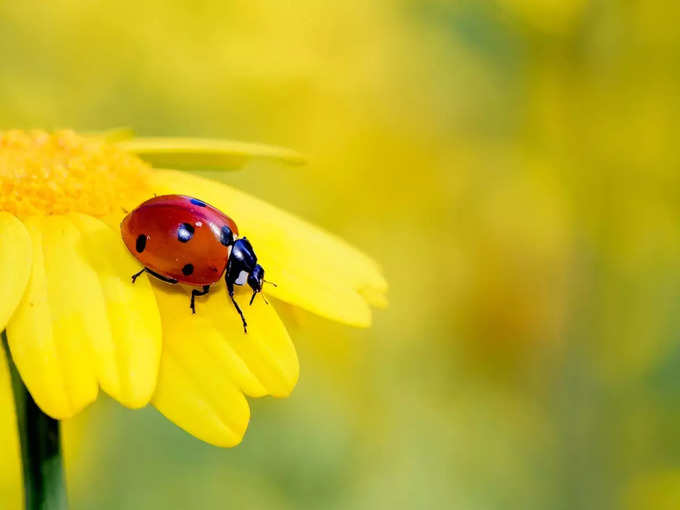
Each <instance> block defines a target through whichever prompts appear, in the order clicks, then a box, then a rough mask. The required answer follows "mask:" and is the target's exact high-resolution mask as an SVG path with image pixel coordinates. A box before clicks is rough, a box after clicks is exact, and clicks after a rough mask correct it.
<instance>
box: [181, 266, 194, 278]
mask: <svg viewBox="0 0 680 510" xmlns="http://www.w3.org/2000/svg"><path fill="white" fill-rule="evenodd" d="M193 272H194V266H193V264H187V265H186V266H184V267H183V268H182V274H183V275H184V276H189V275H190V274H191V273H193Z"/></svg>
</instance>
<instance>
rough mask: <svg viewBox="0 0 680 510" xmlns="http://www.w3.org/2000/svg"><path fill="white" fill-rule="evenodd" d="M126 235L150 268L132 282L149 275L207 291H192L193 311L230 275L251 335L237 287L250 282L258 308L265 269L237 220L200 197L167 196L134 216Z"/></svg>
mask: <svg viewBox="0 0 680 510" xmlns="http://www.w3.org/2000/svg"><path fill="white" fill-rule="evenodd" d="M120 231H121V235H122V237H123V242H124V243H125V246H127V248H128V250H130V253H132V255H134V256H135V258H136V259H137V260H139V261H140V262H141V263H142V264H143V265H144V268H143V269H142V270H141V271H139V272H138V273H135V274H133V275H132V283H134V282H135V280H136V279H137V278H138V277H139V276H140V275H141V274H142V273H144V272H146V273H149V274H151V275H152V276H155V277H156V278H158V279H159V280H162V281H164V282H166V283H171V284H176V283H183V284H186V285H191V286H195V287H201V289H200V290H199V289H193V290H192V291H191V303H190V308H191V311H192V313H196V303H195V300H196V297H198V296H204V295H206V294H207V293H208V292H209V291H210V286H211V285H212V284H213V283H215V282H217V281H218V280H219V279H220V278H221V277H222V274H224V280H225V282H226V283H227V292H228V293H229V297H230V298H231V302H232V303H233V304H234V307H235V308H236V311H237V312H238V314H239V315H240V316H241V321H242V322H243V330H244V331H245V332H246V333H247V331H248V323H247V322H246V319H245V317H244V316H243V312H242V311H241V308H240V307H239V305H238V303H237V302H236V300H235V299H234V285H245V284H246V282H247V283H248V285H249V286H250V288H251V289H253V295H252V297H251V298H250V304H251V305H252V304H253V300H254V299H255V296H256V295H257V293H258V292H262V284H263V283H264V282H265V279H264V269H263V268H262V266H261V265H260V264H258V263H257V256H256V255H255V251H254V250H253V247H252V246H251V244H250V242H249V241H248V240H247V239H246V238H245V237H242V238H239V237H238V227H237V226H236V223H235V222H234V220H232V219H231V218H230V217H229V216H227V215H226V214H224V213H223V212H222V211H220V210H219V209H217V208H216V207H213V206H211V205H209V204H207V203H205V202H203V201H202V200H199V199H197V198H193V197H189V196H185V195H162V196H157V197H154V198H151V199H149V200H147V201H146V202H143V203H142V204H140V205H139V206H138V207H137V208H136V209H134V210H133V211H132V212H130V213H129V214H128V215H127V216H126V217H125V218H124V219H123V221H122V223H121V224H120ZM267 283H271V282H267ZM265 301H266V300H265Z"/></svg>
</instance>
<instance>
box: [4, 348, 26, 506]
mask: <svg viewBox="0 0 680 510" xmlns="http://www.w3.org/2000/svg"><path fill="white" fill-rule="evenodd" d="M0 452H2V454H1V455H0V501H2V507H3V508H21V505H22V490H21V487H22V481H21V464H20V462H21V461H20V458H21V457H20V453H19V437H18V434H17V418H16V414H15V413H14V398H13V396H12V387H11V380H10V375H9V370H8V366H7V359H6V356H5V349H4V348H3V346H2V342H0Z"/></svg>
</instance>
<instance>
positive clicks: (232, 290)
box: [227, 282, 248, 333]
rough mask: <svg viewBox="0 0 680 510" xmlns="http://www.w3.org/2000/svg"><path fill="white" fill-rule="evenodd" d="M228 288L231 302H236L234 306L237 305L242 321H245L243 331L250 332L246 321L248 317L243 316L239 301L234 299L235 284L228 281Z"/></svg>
mask: <svg viewBox="0 0 680 510" xmlns="http://www.w3.org/2000/svg"><path fill="white" fill-rule="evenodd" d="M227 290H228V291H229V297H230V298H231V302H232V303H234V306H235V307H236V311H237V312H238V314H239V315H240V316H241V321H242V322H243V332H244V333H248V323H247V322H246V318H245V317H244V316H243V312H242V311H241V307H240V306H238V303H237V302H236V300H235V299H234V284H233V283H231V282H227Z"/></svg>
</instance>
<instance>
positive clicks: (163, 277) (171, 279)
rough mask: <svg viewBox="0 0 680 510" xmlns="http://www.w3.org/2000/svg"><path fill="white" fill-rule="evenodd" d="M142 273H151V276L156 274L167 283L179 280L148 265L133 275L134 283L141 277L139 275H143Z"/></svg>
mask: <svg viewBox="0 0 680 510" xmlns="http://www.w3.org/2000/svg"><path fill="white" fill-rule="evenodd" d="M142 273H149V274H150V275H151V276H155V277H156V278H158V279H159V280H161V281H163V282H165V283H177V280H175V279H174V278H167V277H165V276H163V275H160V274H158V273H156V272H155V271H152V270H151V269H149V268H148V267H145V268H144V269H142V270H141V271H140V272H138V273H135V274H133V275H132V283H135V280H137V278H139V276H141V274H142Z"/></svg>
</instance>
